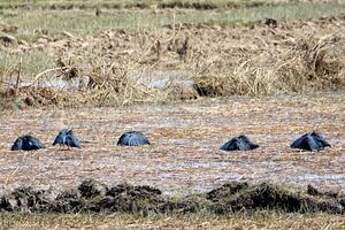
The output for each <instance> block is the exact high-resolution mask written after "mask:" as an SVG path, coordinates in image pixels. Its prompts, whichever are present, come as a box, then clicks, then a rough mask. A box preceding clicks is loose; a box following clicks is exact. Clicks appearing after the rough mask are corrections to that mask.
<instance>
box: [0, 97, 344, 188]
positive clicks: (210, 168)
mask: <svg viewBox="0 0 345 230" xmlns="http://www.w3.org/2000/svg"><path fill="white" fill-rule="evenodd" d="M344 105H345V104H344V94H338V95H337V94H330V95H310V96H303V97H298V96H296V97H286V96H281V97H278V98H263V99H249V98H241V97H234V98H231V99H227V100H220V99H217V100H216V99H208V100H198V101H197V102H194V103H178V104H172V105H164V106H163V105H162V106H154V105H152V106H147V105H146V106H144V105H140V106H139V105H137V106H133V107H128V108H84V109H82V108H79V109H71V110H56V109H46V110H40V109H29V110H26V112H25V113H23V112H22V111H15V112H13V111H5V112H4V111H3V112H2V113H3V114H2V117H1V119H0V121H1V122H0V124H1V125H0V130H1V132H0V139H1V143H0V153H1V156H2V157H1V159H0V169H1V170H0V183H1V185H2V187H0V189H5V188H6V189H10V188H13V187H18V186H20V185H28V184H29V185H32V186H34V187H35V188H48V187H50V186H53V187H54V188H57V189H60V188H64V189H67V188H71V187H75V185H76V184H79V183H81V181H83V180H84V179H85V178H90V177H91V178H94V179H96V180H99V181H102V182H104V183H106V184H108V185H109V186H113V185H115V184H119V183H124V182H127V183H130V184H135V185H138V184H139V185H151V186H154V187H157V188H159V189H161V190H162V191H163V192H164V193H167V194H186V193H193V192H204V191H207V190H210V189H213V188H215V187H217V186H220V185H222V184H224V183H226V182H227V181H230V180H246V181H249V182H255V183H258V182H264V181H268V180H269V181H270V182H272V183H279V184H282V183H283V184H288V185H295V186H301V187H303V188H305V187H306V186H307V185H308V184H312V185H313V186H315V187H321V188H322V189H324V190H328V189H331V190H334V191H341V190H342V191H343V192H344V185H345V175H344V174H345V172H344V167H343V166H344V163H345V162H344V157H343V150H344V148H345V142H344V139H345V137H344V133H345V126H344V124H345V117H344V113H343V111H344V110H345V108H344ZM65 127H72V128H74V130H75V132H76V134H77V135H78V136H79V137H80V138H81V139H82V140H86V141H90V143H83V146H82V149H81V150H74V151H59V150H58V149H57V148H55V147H53V146H51V143H52V142H53V139H54V137H55V136H56V135H57V133H58V131H59V130H60V129H62V128H65ZM125 130H139V131H140V130H141V131H143V132H144V133H145V134H146V135H147V136H148V138H149V140H150V141H151V142H152V143H153V144H152V145H151V146H143V147H139V148H126V147H125V148H122V147H117V146H115V145H114V142H116V141H117V139H118V138H119V137H120V135H121V134H122V133H123V132H124V131H125ZM312 130H316V131H319V132H321V133H322V134H323V135H324V136H325V137H326V139H327V140H328V141H329V142H330V144H331V145H332V146H333V147H332V148H330V149H327V150H325V151H322V152H320V153H309V152H299V151H295V150H292V149H290V148H289V147H288V146H289V144H290V143H291V142H292V141H293V140H294V139H295V138H297V137H298V136H299V135H301V134H303V133H304V132H308V131H312ZM28 132H31V133H32V134H33V135H34V136H37V137H38V138H40V139H41V140H42V142H43V143H45V144H46V146H47V148H46V149H43V150H40V151H37V152H32V153H25V152H12V151H10V150H9V149H10V147H11V144H12V143H13V142H14V140H15V139H16V138H17V137H18V136H19V135H23V134H26V133H28ZM242 133H244V134H246V135H248V136H249V137H250V138H251V139H252V140H253V141H254V142H256V143H257V144H259V145H260V146H261V147H260V148H259V149H256V150H254V151H251V152H236V153H225V152H223V151H220V150H219V148H220V146H221V145H222V144H223V143H224V142H225V141H227V140H228V139H229V138H230V137H233V136H236V135H240V134H242Z"/></svg>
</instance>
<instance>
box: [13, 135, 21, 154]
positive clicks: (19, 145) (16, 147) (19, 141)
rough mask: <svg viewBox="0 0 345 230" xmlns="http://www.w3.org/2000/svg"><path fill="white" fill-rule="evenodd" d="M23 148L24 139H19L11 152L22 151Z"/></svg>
mask: <svg viewBox="0 0 345 230" xmlns="http://www.w3.org/2000/svg"><path fill="white" fill-rule="evenodd" d="M22 148H23V139H22V138H21V137H18V138H17V139H16V140H15V141H14V143H13V145H12V147H11V151H15V150H21V149H22Z"/></svg>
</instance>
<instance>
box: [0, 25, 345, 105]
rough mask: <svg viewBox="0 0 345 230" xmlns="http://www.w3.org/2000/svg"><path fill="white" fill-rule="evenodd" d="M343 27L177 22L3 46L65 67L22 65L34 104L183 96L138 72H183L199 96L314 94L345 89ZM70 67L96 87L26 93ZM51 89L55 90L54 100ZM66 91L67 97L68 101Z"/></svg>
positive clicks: (6, 72) (7, 72)
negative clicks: (40, 69) (153, 85)
mask: <svg viewBox="0 0 345 230" xmlns="http://www.w3.org/2000/svg"><path fill="white" fill-rule="evenodd" d="M344 24H345V20H344V19H343V18H338V19H334V18H325V19H321V20H314V21H309V22H293V23H280V22H279V25H278V27H277V28H270V27H267V26H266V25H263V24H256V25H253V26H251V27H229V26H225V27H221V26H218V25H210V24H196V25H195V24H173V25H168V26H167V28H165V29H162V30H160V31H159V32H146V31H141V30H139V31H137V32H127V31H124V30H107V31H104V32H100V33H99V34H97V35H93V36H86V37H80V36H74V35H69V34H67V35H68V36H67V35H66V34H65V35H55V36H54V35H53V36H47V35H40V38H39V39H38V40H37V41H36V42H33V43H31V44H25V45H20V44H18V45H14V46H11V47H4V51H5V53H14V54H8V55H19V56H21V53H22V52H23V51H24V50H25V53H28V54H30V53H31V54H33V53H35V52H36V53H37V52H44V55H46V56H49V57H50V58H49V59H52V60H56V64H55V66H50V67H49V68H48V69H51V68H56V67H59V66H62V67H63V68H64V70H65V72H62V73H61V71H48V72H47V74H41V75H40V77H39V78H38V77H37V76H35V75H36V74H37V72H36V71H34V72H35V74H34V75H31V74H33V73H32V72H30V71H25V69H24V70H22V72H21V75H22V76H21V80H22V81H23V83H22V85H23V86H24V85H26V86H27V85H28V84H30V85H31V86H30V87H29V88H28V87H22V88H20V86H19V91H18V92H19V95H21V98H22V100H30V101H33V102H35V103H33V104H37V105H39V104H43V105H47V104H55V105H64V106H76V105H78V104H85V103H87V104H89V105H98V106H107V105H128V104H133V103H139V102H140V103H142V102H165V101H169V100H171V99H173V100H175V99H178V98H180V96H179V95H178V94H177V95H175V96H173V97H171V94H170V93H167V92H171V90H170V91H169V90H166V91H163V92H162V91H160V90H157V89H150V88H146V87H144V86H143V85H141V84H140V81H138V79H137V78H136V77H134V76H136V75H137V73H138V72H144V71H156V70H160V71H163V72H164V71H165V72H166V74H167V75H169V72H171V71H181V72H182V73H185V74H186V75H188V76H190V77H191V78H192V79H193V80H194V81H195V86H194V87H195V88H196V89H197V90H198V92H199V95H201V96H231V95H249V96H265V95H277V94H285V93H310V92H316V91H320V90H325V91H329V90H340V89H343V88H344V86H345V79H344V72H345V71H344V63H345V61H344V57H345V55H344V50H345V37H344V34H345V33H344V31H343V28H344ZM316 28H317V29H316ZM187 39H188V41H187ZM186 42H187V43H186ZM184 43H185V44H186V46H185V47H184V46H183V44H184ZM43 50H44V51H43ZM22 57H23V58H24V60H25V56H22ZM29 57H30V58H31V57H32V56H29ZM49 59H48V60H49ZM46 60H47V59H45V61H46ZM29 63H30V62H29ZM38 63H39V62H38ZM46 63H50V62H46ZM18 65H19V64H17V65H16V64H15V63H12V67H13V69H11V68H8V67H6V66H5V67H4V69H3V70H2V73H3V74H2V81H3V82H6V83H10V85H11V84H12V88H13V85H14V82H16V81H15V79H16V77H17V76H18V69H17V68H18ZM47 67H48V66H47ZM69 70H76V71H75V74H74V75H73V76H79V77H87V78H90V79H91V82H90V83H91V84H88V86H87V87H86V88H83V90H82V91H77V92H73V93H72V94H67V92H64V91H56V90H54V89H47V90H48V91H49V94H48V95H47V96H46V97H45V96H44V95H43V94H40V93H38V94H40V95H41V96H40V98H41V99H40V100H38V99H36V98H35V96H34V95H28V93H27V92H28V91H29V92H35V91H37V92H42V89H40V88H37V84H45V83H46V82H49V81H54V79H57V78H56V76H59V75H60V76H61V74H62V75H65V76H66V74H67V75H69V74H68V73H69ZM66 71H67V72H66ZM30 73H31V74H30ZM30 75H31V76H30ZM141 78H145V76H141ZM32 79H35V81H34V82H32ZM10 88H11V87H8V85H3V88H2V90H3V91H7V93H6V95H12V94H13V93H11V92H10V93H8V92H9V89H10ZM47 90H44V91H47ZM12 91H13V89H12ZM51 94H54V95H55V96H54V101H52V100H51V96H49V95H51ZM64 94H67V95H68V97H67V98H69V99H68V100H63V98H66V97H61V96H62V95H64ZM15 95H17V94H15ZM28 97H29V99H27V98H28ZM42 98H43V99H42Z"/></svg>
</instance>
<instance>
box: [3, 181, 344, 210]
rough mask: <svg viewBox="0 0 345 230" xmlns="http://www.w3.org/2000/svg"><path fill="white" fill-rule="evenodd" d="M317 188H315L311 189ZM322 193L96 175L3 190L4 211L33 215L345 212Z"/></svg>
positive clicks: (338, 199) (335, 197) (339, 199)
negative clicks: (201, 188)
mask: <svg viewBox="0 0 345 230" xmlns="http://www.w3.org/2000/svg"><path fill="white" fill-rule="evenodd" d="M311 191H312V192H311ZM328 194H329V192H326V193H323V192H320V191H318V190H317V189H316V188H314V187H311V186H308V190H307V191H303V190H291V189H288V188H286V187H284V186H280V185H273V184H268V183H260V184H248V183H247V182H236V181H233V182H229V183H226V184H224V185H222V186H221V187H219V188H216V189H214V190H212V191H210V192H207V193H201V194H194V195H188V196H186V197H182V198H177V197H168V196H164V195H163V194H162V192H161V191H160V190H159V189H157V188H153V187H150V186H133V185H129V184H119V185H116V186H114V187H111V188H109V187H107V186H106V185H105V184H103V183H101V182H98V181H96V180H93V179H88V180H85V181H83V182H82V183H81V184H80V185H79V186H78V188H77V189H72V190H69V191H63V192H61V193H56V192H54V191H52V190H35V189H34V188H32V187H20V188H17V189H15V190H14V191H12V192H9V193H7V194H3V195H2V196H1V198H0V211H2V212H3V211H6V212H30V213H31V212H34V213H49V212H52V213H80V212H82V213H84V212H86V213H88V212H96V213H113V212H120V213H130V214H139V215H147V214H149V213H164V214H167V213H196V212H200V211H206V212H211V213H215V214H226V213H233V212H238V211H243V210H245V211H249V212H251V211H255V210H260V209H267V210H277V211H282V212H287V213H291V212H298V213H315V212H325V213H330V214H342V215H343V214H345V197H344V196H343V195H341V194H336V193H332V196H329V195H328Z"/></svg>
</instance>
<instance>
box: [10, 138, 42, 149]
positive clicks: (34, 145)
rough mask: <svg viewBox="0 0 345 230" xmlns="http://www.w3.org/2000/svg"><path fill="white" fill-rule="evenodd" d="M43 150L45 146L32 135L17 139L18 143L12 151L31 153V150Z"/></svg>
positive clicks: (15, 143)
mask: <svg viewBox="0 0 345 230" xmlns="http://www.w3.org/2000/svg"><path fill="white" fill-rule="evenodd" d="M42 148H44V145H43V144H42V143H41V141H40V140H39V139H37V138H36V137H33V136H30V135H24V136H21V137H18V138H17V139H16V141H15V142H14V144H13V145H12V147H11V150H12V151H15V150H24V151H30V150H37V149H42Z"/></svg>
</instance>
